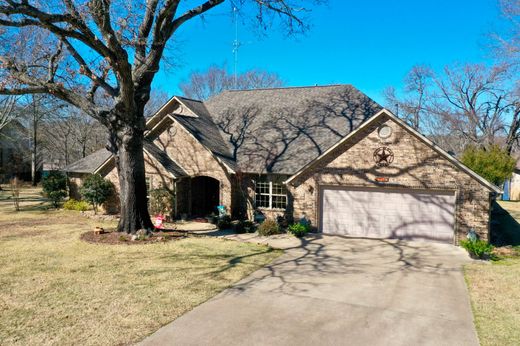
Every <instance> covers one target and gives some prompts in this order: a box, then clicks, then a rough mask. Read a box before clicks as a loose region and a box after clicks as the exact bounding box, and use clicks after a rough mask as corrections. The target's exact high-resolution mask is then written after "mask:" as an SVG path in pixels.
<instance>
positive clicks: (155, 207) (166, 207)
mask: <svg viewBox="0 0 520 346" xmlns="http://www.w3.org/2000/svg"><path fill="white" fill-rule="evenodd" d="M174 205H175V196H174V195H173V194H172V193H171V192H170V191H169V190H168V189H165V188H160V189H153V190H150V200H149V202H148V209H149V211H150V214H152V215H164V216H167V217H169V216H170V215H171V213H172V210H173V208H174Z"/></svg>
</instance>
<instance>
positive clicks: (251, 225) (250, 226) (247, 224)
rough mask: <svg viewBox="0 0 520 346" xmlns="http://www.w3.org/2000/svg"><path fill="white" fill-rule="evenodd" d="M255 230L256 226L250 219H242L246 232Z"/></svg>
mask: <svg viewBox="0 0 520 346" xmlns="http://www.w3.org/2000/svg"><path fill="white" fill-rule="evenodd" d="M255 230H256V227H255V224H254V223H253V222H252V221H249V220H246V221H244V231H246V233H254V232H255Z"/></svg>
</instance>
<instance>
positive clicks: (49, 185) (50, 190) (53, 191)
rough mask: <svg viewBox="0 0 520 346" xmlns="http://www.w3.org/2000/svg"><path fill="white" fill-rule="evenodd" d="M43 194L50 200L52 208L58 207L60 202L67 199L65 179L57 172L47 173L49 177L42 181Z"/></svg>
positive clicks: (63, 175)
mask: <svg viewBox="0 0 520 346" xmlns="http://www.w3.org/2000/svg"><path fill="white" fill-rule="evenodd" d="M42 186H43V194H44V195H45V197H47V198H48V199H50V200H51V202H52V205H53V206H54V208H58V207H59V206H60V202H61V201H63V199H64V198H65V197H67V177H66V176H65V174H63V173H61V172H57V171H52V172H49V175H47V176H46V177H44V178H43V179H42Z"/></svg>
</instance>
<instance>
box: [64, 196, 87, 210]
mask: <svg viewBox="0 0 520 346" xmlns="http://www.w3.org/2000/svg"><path fill="white" fill-rule="evenodd" d="M88 208H89V204H88V203H87V202H86V201H77V200H75V199H73V198H71V199H69V200H68V201H66V202H65V203H63V209H67V210H76V211H87V210H88Z"/></svg>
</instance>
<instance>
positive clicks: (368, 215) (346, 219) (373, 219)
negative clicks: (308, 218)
mask: <svg viewBox="0 0 520 346" xmlns="http://www.w3.org/2000/svg"><path fill="white" fill-rule="evenodd" d="M454 211H455V195H454V194H453V193H433V192H429V191H428V192H426V191H421V192H414V191H409V190H406V191H404V192H403V191H399V190H382V189H364V190H363V189H345V188H332V187H331V188H329V187H326V188H323V189H322V203H321V215H322V216H321V231H322V232H323V233H326V234H336V235H346V236H351V237H366V238H405V239H414V240H434V241H443V242H449V243H451V242H452V241H453V234H454V232H453V225H454Z"/></svg>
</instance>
